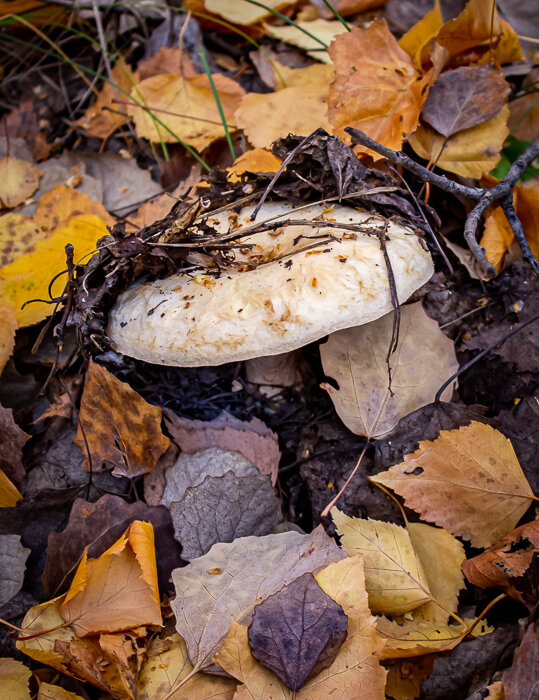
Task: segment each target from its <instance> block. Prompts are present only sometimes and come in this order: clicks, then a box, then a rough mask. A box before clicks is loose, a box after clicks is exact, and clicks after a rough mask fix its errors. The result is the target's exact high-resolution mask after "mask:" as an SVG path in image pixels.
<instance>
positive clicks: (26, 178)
mask: <svg viewBox="0 0 539 700" xmlns="http://www.w3.org/2000/svg"><path fill="white" fill-rule="evenodd" d="M40 177H41V171H40V170H39V168H38V167H37V166H36V165H34V164H33V163H29V162H28V161H26V160H22V159H21V158H15V156H4V157H3V158H0V205H1V206H2V207H6V208H8V209H11V208H12V207H16V206H17V205H18V204H22V203H23V202H24V201H25V200H26V199H28V197H30V195H32V194H33V193H34V192H35V191H36V190H37V188H38V185H39V178H40Z"/></svg>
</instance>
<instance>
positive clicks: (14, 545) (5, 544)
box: [0, 535, 30, 606]
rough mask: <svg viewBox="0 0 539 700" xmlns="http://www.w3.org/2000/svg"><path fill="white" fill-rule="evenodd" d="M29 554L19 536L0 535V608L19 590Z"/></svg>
mask: <svg viewBox="0 0 539 700" xmlns="http://www.w3.org/2000/svg"><path fill="white" fill-rule="evenodd" d="M29 554H30V550H29V549H28V548H27V547H23V546H22V544H21V536H20V535H0V606H1V605H4V603H7V602H8V601H9V600H11V599H12V598H13V596H14V595H17V593H18V592H19V591H20V590H21V588H22V583H23V581H24V571H25V569H26V560H27V559H28V555H29Z"/></svg>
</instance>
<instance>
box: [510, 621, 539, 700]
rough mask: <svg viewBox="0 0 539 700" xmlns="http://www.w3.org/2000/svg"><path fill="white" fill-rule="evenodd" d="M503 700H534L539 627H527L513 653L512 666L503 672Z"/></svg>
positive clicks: (538, 681)
mask: <svg viewBox="0 0 539 700" xmlns="http://www.w3.org/2000/svg"><path fill="white" fill-rule="evenodd" d="M503 687H504V690H505V700H525V699H526V700H534V698H536V697H537V689H538V687H539V626H538V624H537V622H535V623H534V622H531V623H530V624H529V625H528V629H527V630H526V632H525V634H524V637H523V638H522V641H521V642H520V646H519V647H518V649H517V650H516V651H515V656H514V658H513V664H512V666H511V668H510V669H508V670H507V671H504V674H503Z"/></svg>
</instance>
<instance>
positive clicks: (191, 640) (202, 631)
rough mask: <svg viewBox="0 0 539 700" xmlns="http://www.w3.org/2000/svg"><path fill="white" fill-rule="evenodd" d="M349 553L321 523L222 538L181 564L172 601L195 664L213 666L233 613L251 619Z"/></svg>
mask: <svg viewBox="0 0 539 700" xmlns="http://www.w3.org/2000/svg"><path fill="white" fill-rule="evenodd" d="M344 557H345V555H344V553H343V552H342V551H341V550H340V549H339V548H338V547H337V545H336V544H335V542H334V541H333V540H332V539H331V538H329V537H328V536H327V535H326V533H325V532H324V531H323V529H322V528H321V527H318V528H316V530H314V531H313V532H312V533H311V534H310V535H300V534H299V533H298V532H284V533H281V534H278V535H266V536H265V537H240V538H239V539H237V540H235V541H234V542H232V543H230V544H228V543H218V544H215V545H213V547H212V548H211V549H210V551H209V552H208V553H207V554H204V555H203V556H202V557H199V558H198V559H195V560H194V561H192V562H191V563H190V564H189V565H188V566H184V567H183V568H180V569H175V570H174V571H173V572H172V580H173V582H174V587H175V588H176V598H175V599H174V600H173V601H172V603H171V605H172V610H173V612H174V614H175V616H176V629H177V630H178V632H179V633H180V634H181V635H182V637H183V638H184V639H185V642H186V644H187V649H188V650H189V658H190V660H191V663H192V664H193V666H194V667H195V668H196V669H197V670H205V669H207V668H208V667H211V662H212V657H213V655H214V654H215V653H216V652H217V651H218V650H219V648H220V646H221V644H222V642H223V639H224V638H225V636H226V633H227V630H228V626H229V623H230V618H231V617H234V618H235V619H236V620H238V621H239V622H240V623H248V622H250V620H251V618H252V615H253V610H254V606H255V605H256V604H257V603H259V602H260V601H261V600H264V599H265V598H267V597H268V596H270V595H272V594H273V593H276V592H277V591H279V590H280V589H281V588H282V587H283V586H285V585H286V584H287V583H289V582H290V581H293V580H294V579H296V578H298V576H301V575H302V574H304V573H305V572H311V573H313V572H315V571H319V570H320V569H322V568H323V567H325V566H327V565H328V564H329V563H331V562H335V561H339V560H340V559H343V558H344Z"/></svg>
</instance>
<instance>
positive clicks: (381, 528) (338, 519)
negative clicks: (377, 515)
mask: <svg viewBox="0 0 539 700" xmlns="http://www.w3.org/2000/svg"><path fill="white" fill-rule="evenodd" d="M331 517H332V518H333V522H334V523H335V526H336V528H337V532H338V533H339V535H340V538H341V546H342V548H343V550H344V551H345V552H346V553H347V554H348V555H349V556H353V555H354V554H358V553H361V554H362V555H363V557H364V559H365V584H366V587H367V592H368V594H369V607H370V609H371V610H372V611H373V612H376V613H387V614H388V615H402V614H403V613H406V612H409V611H410V610H414V608H417V607H419V606H420V605H422V604H423V603H426V602H428V601H429V600H431V594H430V591H429V584H428V582H427V578H426V576H425V573H424V571H423V567H422V565H421V561H420V560H419V557H418V556H417V554H416V552H415V551H414V548H413V546H412V543H411V541H410V536H409V535H408V533H407V532H406V530H405V529H404V528H403V527H400V525H395V524H394V523H384V522H381V521H379V520H371V519H367V520H365V519H362V518H351V517H349V516H348V515H345V514H344V513H341V511H340V510H338V509H337V508H333V509H332V510H331Z"/></svg>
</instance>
